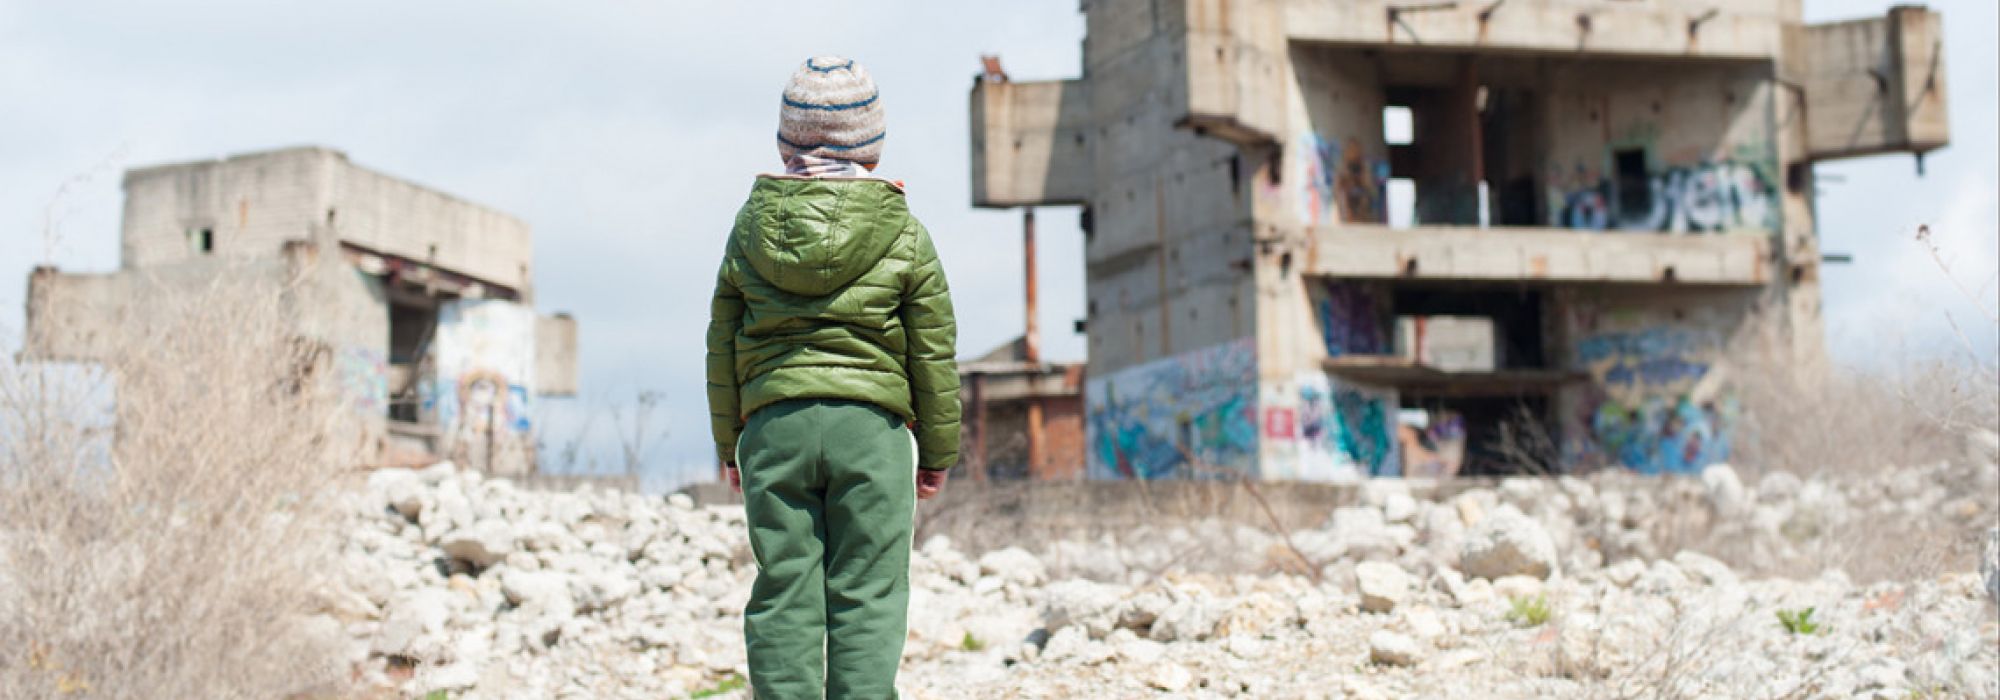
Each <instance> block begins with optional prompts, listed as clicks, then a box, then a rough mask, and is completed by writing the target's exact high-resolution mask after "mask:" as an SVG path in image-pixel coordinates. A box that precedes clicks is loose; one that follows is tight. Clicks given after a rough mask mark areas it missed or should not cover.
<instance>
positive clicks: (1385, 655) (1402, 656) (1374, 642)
mask: <svg viewBox="0 0 2000 700" xmlns="http://www.w3.org/2000/svg"><path fill="white" fill-rule="evenodd" d="M1422 655H1423V649H1422V648H1420V647H1418V646H1417V640H1414V639H1411V638H1409V637H1408V636H1406V635H1402V634H1397V633H1395V632H1390V631H1388V630H1376V631H1375V632H1374V633H1373V634H1370V635H1368V660H1369V661H1371V662H1374V663H1378V664H1382V665H1385V666H1415V665H1416V664H1417V659H1418V658H1420V657H1421V656H1422Z"/></svg>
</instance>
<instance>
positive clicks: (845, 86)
mask: <svg viewBox="0 0 2000 700" xmlns="http://www.w3.org/2000/svg"><path fill="white" fill-rule="evenodd" d="M880 96H881V95H880V93H879V92H877V91H876V89H875V79H874V78H871V77H868V69H866V68H862V67H861V64H859V63H855V62H854V60H853V59H847V58H841V57H839V56H815V57H812V58H808V59H806V62H805V64H803V65H801V66H799V69H798V70H797V71H795V72H793V73H792V81H791V82H790V83H788V84H786V85H785V99H784V103H783V106H782V107H780V108H779V110H778V155H779V156H781V157H783V158H784V159H785V160H787V161H789V160H791V159H792V156H794V155H797V154H805V155H811V156H818V157H821V158H837V159H840V160H848V161H853V162H856V163H860V164H862V165H874V164H875V163H876V161H879V160H881V159H882V137H883V136H884V135H886V134H887V131H886V127H885V126H884V125H883V122H882V102H881V100H880Z"/></svg>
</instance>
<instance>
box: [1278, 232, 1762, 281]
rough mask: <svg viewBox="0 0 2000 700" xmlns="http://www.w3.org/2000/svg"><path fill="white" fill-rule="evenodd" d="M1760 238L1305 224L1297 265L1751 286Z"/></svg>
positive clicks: (1331, 270) (1758, 270)
mask: <svg viewBox="0 0 2000 700" xmlns="http://www.w3.org/2000/svg"><path fill="white" fill-rule="evenodd" d="M1769 265H1770V240H1769V239H1768V238H1766V237H1764V236H1759V235H1754V234H1747V233H1745V234H1720V235H1695V236H1688V235H1670V234H1655V233H1592V232H1581V231H1570V230H1567V229H1549V228H1530V227H1510V228H1504V229H1478V228H1462V227H1450V226H1428V227H1417V228H1412V229H1391V228H1389V227H1387V226H1376V225H1347V226H1338V227H1322V228H1317V229H1314V231H1313V234H1312V239H1311V245H1310V248H1309V250H1308V253H1307V261H1306V268H1305V269H1306V272H1307V274H1315V275H1324V276H1328V277H1349V278H1367V279H1422V280H1518V281H1524V282H1534V281H1546V282H1626V283H1659V282H1666V281H1672V282H1676V283H1680V284H1702V285H1745V286H1750V285H1761V284H1764V283H1765V281H1766V279H1767V277H1768V276H1769V272H1768V268H1769Z"/></svg>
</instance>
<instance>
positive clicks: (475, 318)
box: [420, 299, 536, 475]
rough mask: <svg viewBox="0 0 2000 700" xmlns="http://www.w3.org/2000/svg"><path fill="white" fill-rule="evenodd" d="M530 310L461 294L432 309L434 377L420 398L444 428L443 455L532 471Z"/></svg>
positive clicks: (499, 470) (507, 470)
mask: <svg viewBox="0 0 2000 700" xmlns="http://www.w3.org/2000/svg"><path fill="white" fill-rule="evenodd" d="M535 327H536V319H535V312H534V310H533V309H531V308H528V307H526V306H522V305H520V304H515V303H513V302H509V301H504V300H498V299H460V300H455V301H451V302H447V303H445V304H444V305H443V306H442V307H441V308H440V309H439V313H438V328H437V336H436V339H435V340H434V341H433V345H432V350H431V352H432V356H431V358H432V361H433V362H434V363H435V366H436V374H435V379H434V381H433V382H432V383H431V384H430V386H429V390H428V391H427V392H425V394H426V395H423V396H421V397H420V400H421V401H422V403H423V411H424V413H425V414H426V415H431V416H435V417H436V420H437V425H438V426H439V428H440V429H442V431H443V440H442V442H443V445H442V447H443V448H444V451H445V454H446V455H447V456H448V457H450V458H451V459H452V460H454V461H456V462H458V464H460V465H461V466H466V467H470V468H474V469H480V470H483V471H486V472H488V473H491V474H495V475H519V474H526V473H528V472H531V471H533V465H534V463H535V462H534V447H535V446H534V421H533V413H532V408H533V396H534V386H535V376H534V371H535Z"/></svg>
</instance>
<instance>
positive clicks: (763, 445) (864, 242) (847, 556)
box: [708, 56, 959, 699]
mask: <svg viewBox="0 0 2000 700" xmlns="http://www.w3.org/2000/svg"><path fill="white" fill-rule="evenodd" d="M884 135H885V132H884V129H883V121H882V104H881V101H880V97H879V94H878V93H877V91H876V88H875V82H874V80H872V79H871V78H869V76H868V72H867V71H866V70H864V69H862V67H861V66H860V65H858V64H856V63H855V62H854V61H852V60H848V59H845V58H838V57H827V56H821V57H815V58H811V59H808V60H807V61H806V62H805V65H802V66H800V67H799V69H798V70H797V71H795V72H794V73H793V74H792V80H791V83H790V84H789V85H787V86H786V87H785V95H784V101H783V107H782V108H781V109H780V111H779V122H778V154H779V155H780V156H782V157H783V158H784V159H785V173H784V174H782V175H762V176H759V177H758V178H757V181H756V184H755V185H754V186H752V187H751V189H750V200H749V201H748V202H746V203H744V205H743V208H742V210H740V211H739V212H737V214H736V225H735V229H734V230H732V231H731V232H730V234H729V244H728V248H727V251H726V252H725V253H724V255H723V259H722V270H721V272H720V273H719V274H718V278H717V280H716V284H715V300H714V303H713V304H712V305H711V306H710V311H709V318H710V320H709V325H708V405H709V413H710V418H711V422H712V424H713V429H714V433H715V445H716V454H717V455H718V456H719V457H720V458H721V460H722V462H723V465H724V469H725V471H726V473H727V475H728V478H729V481H730V484H731V485H733V486H736V487H737V488H738V489H740V490H741V491H742V493H743V504H744V512H745V514H746V516H747V517H748V519H749V525H750V548H751V551H752V552H753V553H755V555H756V558H757V582H756V584H755V585H754V587H753V588H752V589H751V592H750V603H749V605H748V606H747V607H745V608H744V612H743V635H744V639H745V643H746V645H747V646H748V649H749V656H750V685H751V688H752V689H753V691H754V692H755V694H756V696H757V697H759V698H818V697H821V693H822V691H824V694H825V697H827V698H871V699H872V698H892V697H895V694H896V690H895V682H896V667H897V664H898V662H899V661H900V660H901V659H902V652H903V639H904V637H905V636H906V635H907V633H908V627H907V626H906V625H905V616H906V615H907V613H908V607H909V595H910V586H909V583H910V582H909V574H910V571H909V569H910V564H909V562H910V537H911V536H912V524H913V523H912V520H913V518H914V516H915V511H916V500H917V499H919V498H930V497H931V496H934V495H936V494H937V492H938V490H939V489H941V488H943V487H944V483H945V473H946V472H945V470H947V469H950V468H951V466H952V464H953V463H954V462H956V461H957V459H958V414H959V405H958V367H957V363H956V361H955V359H954V356H955V352H954V350H953V346H954V345H955V344H956V342H957V334H958V328H957V324H956V322H955V321H954V320H953V319H952V313H951V297H950V293H949V292H948V290H947V289H946V288H945V279H944V270H943V269H942V268H941V267H940V266H939V265H938V259H937V251H936V250H935V249H933V248H932V247H931V239H930V234H929V233H928V232H926V231H925V230H924V227H923V225H922V224H919V223H917V220H916V218H915V217H913V216H911V215H910V210H909V206H908V204H907V203H906V202H905V201H904V199H903V190H902V188H901V186H900V185H899V184H898V183H894V182H891V181H888V180H884V179H881V178H879V177H876V176H875V175H874V170H875V164H876V161H877V160H879V159H880V157H881V154H882V139H883V136H884ZM822 670H823V671H824V678H822Z"/></svg>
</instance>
